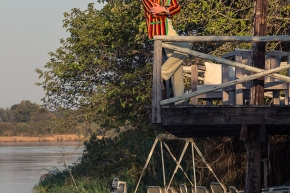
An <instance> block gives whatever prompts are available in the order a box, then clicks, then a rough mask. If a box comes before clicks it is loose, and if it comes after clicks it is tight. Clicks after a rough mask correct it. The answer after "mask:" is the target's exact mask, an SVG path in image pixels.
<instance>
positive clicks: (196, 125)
mask: <svg viewBox="0 0 290 193" xmlns="http://www.w3.org/2000/svg"><path fill="white" fill-rule="evenodd" d="M157 125H159V126H160V127H161V128H162V129H164V130H166V131H168V132H169V133H171V134H173V135H175V136H176V137H184V138H185V137H214V136H240V134H241V129H242V127H243V126H247V125H264V126H265V129H266V131H267V133H269V134H270V135H290V106H194V105H188V106H163V107H162V108H161V123H160V124H157Z"/></svg>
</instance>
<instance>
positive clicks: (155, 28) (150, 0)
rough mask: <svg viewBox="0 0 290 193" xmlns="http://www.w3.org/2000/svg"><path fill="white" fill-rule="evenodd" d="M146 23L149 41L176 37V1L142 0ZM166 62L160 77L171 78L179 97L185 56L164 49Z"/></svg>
mask: <svg viewBox="0 0 290 193" xmlns="http://www.w3.org/2000/svg"><path fill="white" fill-rule="evenodd" d="M142 3H143V5H144V13H145V17H146V23H147V33H148V38H149V40H153V37H154V36H155V35H168V36H178V34H177V32H176V30H175V25H174V18H173V16H174V15H176V14H178V13H179V12H180V5H179V3H178V2H177V0H142ZM170 44H172V45H176V46H179V47H183V48H190V45H189V44H188V43H184V42H171V43H170ZM165 52H166V55H167V58H168V59H167V60H166V62H165V63H164V64H163V65H162V72H161V76H162V78H163V79H164V80H168V79H169V78H170V77H171V81H172V86H173V92H174V96H175V97H177V96H181V95H183V93H184V83H183V68H182V63H183V60H184V59H185V58H186V57H187V55H186V54H183V53H180V52H176V51H173V50H169V49H165Z"/></svg>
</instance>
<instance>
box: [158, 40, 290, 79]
mask: <svg viewBox="0 0 290 193" xmlns="http://www.w3.org/2000/svg"><path fill="white" fill-rule="evenodd" d="M162 47H164V48H168V49H171V50H174V51H178V52H183V53H186V54H189V55H192V56H196V57H199V58H203V59H208V60H211V61H214V62H217V63H220V64H226V65H229V66H233V67H237V68H242V69H244V70H248V71H250V72H255V73H258V72H263V71H265V70H263V69H259V68H256V67H252V66H248V65H245V64H241V63H238V62H234V61H231V60H227V59H224V58H219V57H216V56H211V55H209V54H204V53H201V52H197V51H193V50H190V49H188V48H180V47H178V46H173V45H170V44H164V43H163V44H162ZM269 76H271V77H274V78H277V79H279V80H283V81H286V82H290V77H288V76H283V75H281V74H271V75H269Z"/></svg>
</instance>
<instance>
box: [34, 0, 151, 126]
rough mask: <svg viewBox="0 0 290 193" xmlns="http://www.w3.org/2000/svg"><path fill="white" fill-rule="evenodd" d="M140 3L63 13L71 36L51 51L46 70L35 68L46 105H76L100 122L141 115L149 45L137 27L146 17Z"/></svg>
mask: <svg viewBox="0 0 290 193" xmlns="http://www.w3.org/2000/svg"><path fill="white" fill-rule="evenodd" d="M139 9H140V3H138V2H137V1H134V2H131V3H129V4H122V3H116V4H115V5H110V4H107V5H106V6H105V7H104V8H103V9H102V10H101V11H97V10H95V9H94V8H93V7H92V6H89V7H88V9H87V10H85V11H80V10H79V9H73V10H72V13H70V14H68V13H65V14H64V15H65V20H64V27H65V28H67V31H69V32H70V34H71V36H70V37H69V38H67V39H66V40H64V39H63V40H61V43H62V47H61V48H59V49H57V50H56V52H55V53H50V55H51V60H50V62H48V63H47V65H46V66H45V67H46V68H48V71H42V70H39V69H37V72H38V73H39V74H40V77H41V78H44V81H43V82H40V83H38V85H40V86H43V88H44V89H45V91H46V97H45V98H44V105H45V107H48V108H51V109H69V108H70V109H77V110H78V114H83V115H84V117H85V118H88V117H89V118H90V119H91V120H98V121H99V122H100V123H101V124H103V125H116V124H117V123H118V121H121V122H124V121H125V120H128V119H130V120H131V121H133V122H134V121H137V120H139V119H140V118H142V119H143V118H144V109H143V106H144V105H145V104H149V103H148V101H149V99H150V92H149V91H150V86H151V83H150V79H151V72H150V71H151V66H150V63H149V62H150V61H151V60H152V53H151V50H152V46H151V44H150V43H149V42H148V43H147V42H146V35H145V33H143V32H142V33H140V31H144V29H145V21H143V17H142V14H141V13H140V11H139ZM141 107H142V109H141ZM137 111H138V112H137ZM140 112H141V113H140ZM142 112H143V113H142Z"/></svg>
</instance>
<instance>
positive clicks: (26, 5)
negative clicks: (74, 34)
mask: <svg viewBox="0 0 290 193" xmlns="http://www.w3.org/2000/svg"><path fill="white" fill-rule="evenodd" d="M89 3H95V8H96V9H102V7H103V4H99V3H97V2H96V1H94V0H0V26H1V27H0V67H1V69H0V108H10V107H11V106H12V105H14V104H19V103H20V102H21V101H22V100H29V101H31V102H33V103H37V104H41V99H42V98H43V97H44V91H43V89H42V88H41V87H39V86H36V85H35V83H36V82H38V81H39V80H38V74H37V73H36V72H35V69H36V68H39V69H42V70H43V69H44V66H45V64H46V63H47V62H48V61H49V59H50V57H49V55H48V53H49V52H54V51H55V50H56V49H57V48H59V47H60V46H61V44H60V43H59V40H60V39H61V38H66V37H68V36H69V34H68V33H67V32H66V30H65V29H64V28H63V27H62V25H63V23H62V21H63V19H64V17H63V13H64V12H68V13H70V10H71V9H73V8H80V9H81V10H85V9H86V8H87V5H88V4H89Z"/></svg>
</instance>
